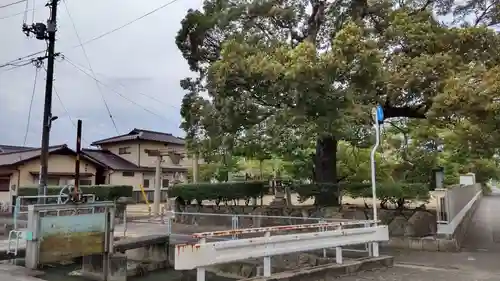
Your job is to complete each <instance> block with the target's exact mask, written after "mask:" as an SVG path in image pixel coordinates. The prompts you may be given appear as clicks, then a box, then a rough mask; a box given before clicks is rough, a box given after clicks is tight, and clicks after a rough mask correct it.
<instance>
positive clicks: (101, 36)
mask: <svg viewBox="0 0 500 281" xmlns="http://www.w3.org/2000/svg"><path fill="white" fill-rule="evenodd" d="M177 1H180V0H171V1H169V2H168V3H166V4H163V5H161V6H159V7H157V8H155V9H153V10H151V11H149V12H147V13H145V14H143V15H141V16H139V17H137V18H135V19H133V20H131V21H129V22H127V23H125V24H123V25H121V26H119V27H116V28H114V29H112V30H109V31H107V32H104V33H102V34H101V35H98V36H96V37H93V38H91V39H89V40H87V41H85V42H83V43H81V44H78V45H75V46H73V47H71V48H68V49H74V48H78V47H80V45H87V44H89V43H91V42H94V41H96V40H99V39H101V38H103V37H105V36H108V35H110V34H112V33H115V32H117V31H119V30H121V29H123V28H125V27H127V26H129V25H132V24H134V23H136V22H137V21H140V20H141V19H143V18H145V17H148V16H150V15H152V14H154V13H156V12H158V11H160V10H162V9H164V8H166V7H168V6H169V5H172V4H173V3H175V2H177ZM43 52H45V50H43V51H38V52H36V53H33V54H29V55H26V56H24V57H21V58H18V59H14V60H11V61H8V62H6V63H3V64H0V68H1V67H3V66H4V65H6V64H7V65H8V64H9V63H10V62H13V61H17V60H19V59H22V58H27V57H31V56H35V55H37V54H41V53H43Z"/></svg>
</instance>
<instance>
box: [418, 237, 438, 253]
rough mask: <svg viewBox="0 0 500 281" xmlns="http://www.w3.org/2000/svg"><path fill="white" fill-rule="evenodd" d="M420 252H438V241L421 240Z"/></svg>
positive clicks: (431, 239)
mask: <svg viewBox="0 0 500 281" xmlns="http://www.w3.org/2000/svg"><path fill="white" fill-rule="evenodd" d="M422 250H424V251H429V252H437V251H439V245H438V241H437V240H436V239H434V238H422Z"/></svg>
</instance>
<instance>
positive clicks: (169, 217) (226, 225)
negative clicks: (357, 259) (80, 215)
mask: <svg viewBox="0 0 500 281" xmlns="http://www.w3.org/2000/svg"><path fill="white" fill-rule="evenodd" d="M134 214H135V215H136V216H137V215H139V216H138V217H139V218H138V219H133V218H130V219H129V215H128V214H127V211H125V212H124V214H123V222H122V223H123V237H126V236H127V231H128V227H127V222H131V223H158V224H164V225H165V231H166V233H167V234H180V235H186V233H175V232H173V229H172V224H173V223H178V224H179V225H189V226H205V227H213V229H223V230H214V231H209V232H206V233H212V234H213V233H216V234H217V235H219V234H222V235H220V236H230V237H231V238H230V239H232V240H236V239H238V238H239V236H241V235H242V234H246V233H242V232H241V230H242V229H267V228H271V229H280V230H281V231H285V230H287V231H291V230H293V231H299V230H301V229H302V228H303V227H302V228H301V227H295V226H308V225H319V227H318V231H320V232H322V231H327V229H328V227H326V225H336V226H339V225H342V226H343V227H344V228H350V227H359V226H363V227H369V226H371V225H373V224H374V221H373V220H355V221H353V220H350V219H339V218H322V217H297V216H272V215H260V214H213V213H192V212H174V211H169V210H168V208H167V207H166V206H163V207H162V208H161V212H160V215H159V216H157V217H155V216H153V215H152V214H151V210H149V211H144V212H137V211H136V212H134ZM306 228H307V227H306ZM227 229H230V230H227ZM227 233H230V234H227ZM193 237H194V236H193ZM344 250H345V251H351V252H360V253H369V254H371V248H370V247H369V245H368V243H366V244H364V247H362V248H352V249H350V248H345V249H344ZM324 255H325V256H326V252H325V251H324Z"/></svg>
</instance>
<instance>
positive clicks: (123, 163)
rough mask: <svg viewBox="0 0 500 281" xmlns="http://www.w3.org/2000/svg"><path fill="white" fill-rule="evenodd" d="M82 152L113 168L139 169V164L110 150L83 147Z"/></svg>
mask: <svg viewBox="0 0 500 281" xmlns="http://www.w3.org/2000/svg"><path fill="white" fill-rule="evenodd" d="M82 152H83V153H84V154H85V155H86V156H87V157H90V158H92V159H94V160H95V161H97V162H99V163H101V164H103V165H104V166H107V167H108V168H110V169H113V170H138V169H140V168H139V167H138V166H137V165H135V164H134V163H132V162H129V161H127V160H125V159H123V158H122V157H120V156H118V155H116V154H114V153H112V152H110V151H108V150H99V149H82Z"/></svg>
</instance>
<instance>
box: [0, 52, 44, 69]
mask: <svg viewBox="0 0 500 281" xmlns="http://www.w3.org/2000/svg"><path fill="white" fill-rule="evenodd" d="M45 52H46V50H43V51H38V52H35V53H31V54H29V55H26V56H23V57H19V58H17V59H14V60H11V61H8V62H5V63H3V64H0V68H2V67H6V66H12V65H13V63H16V62H22V61H26V59H27V58H30V57H33V56H36V55H38V54H41V53H45ZM31 61H32V59H30V62H31Z"/></svg>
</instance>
